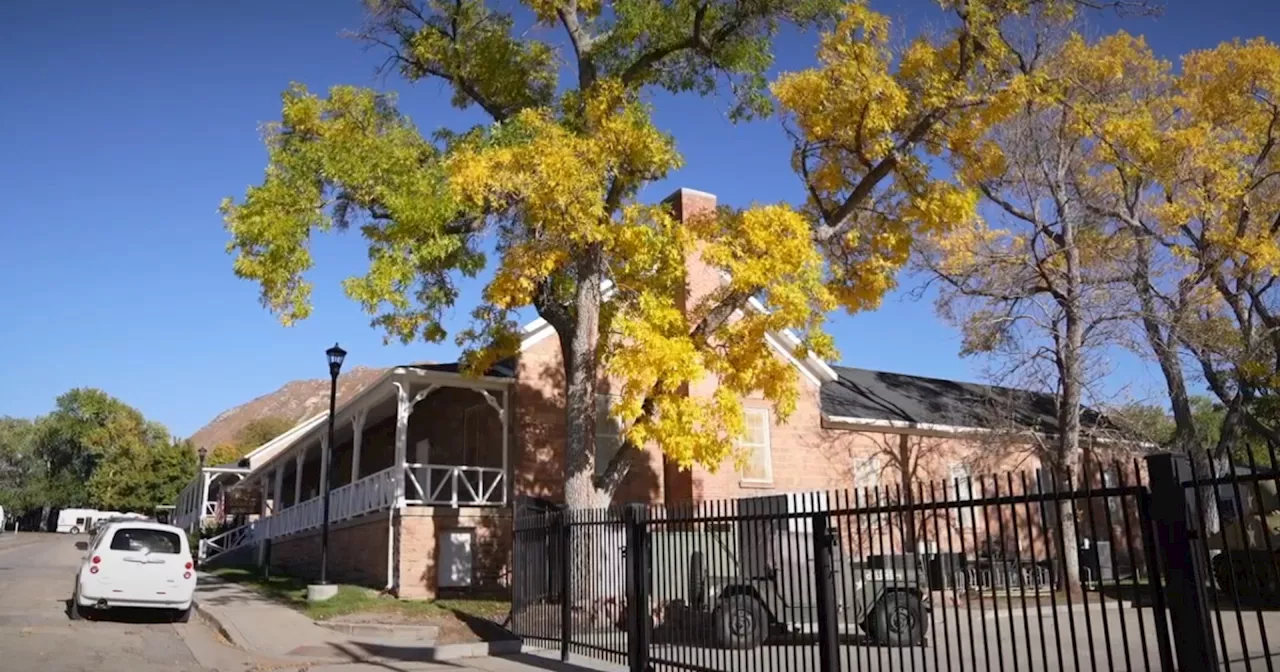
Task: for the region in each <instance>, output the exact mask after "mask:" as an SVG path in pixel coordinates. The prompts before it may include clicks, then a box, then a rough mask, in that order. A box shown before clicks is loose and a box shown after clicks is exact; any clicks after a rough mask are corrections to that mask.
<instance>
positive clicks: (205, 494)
mask: <svg viewBox="0 0 1280 672" xmlns="http://www.w3.org/2000/svg"><path fill="white" fill-rule="evenodd" d="M212 480H213V474H210V473H208V472H206V471H201V472H200V481H201V486H200V514H199V518H197V520H198V521H200V526H201V527H204V516H205V513H204V512H205V508H206V507H207V506H208V505H209V483H210V481H212Z"/></svg>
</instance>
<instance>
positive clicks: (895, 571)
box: [511, 455, 1280, 672]
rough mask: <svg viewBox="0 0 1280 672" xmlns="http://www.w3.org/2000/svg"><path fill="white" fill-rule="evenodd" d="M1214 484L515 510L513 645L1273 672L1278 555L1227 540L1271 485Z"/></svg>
mask: <svg viewBox="0 0 1280 672" xmlns="http://www.w3.org/2000/svg"><path fill="white" fill-rule="evenodd" d="M1220 467H1221V465H1215V464H1214V463H1211V462H1209V461H1205V460H1190V459H1187V458H1186V457H1174V456H1171V455H1156V456H1151V457H1149V458H1146V460H1145V462H1138V461H1134V462H1131V463H1125V464H1119V463H1115V464H1107V465H1101V464H1096V463H1091V464H1089V465H1087V466H1086V467H1085V468H1083V469H1082V470H1081V472H1080V473H1079V475H1078V477H1077V478H1074V479H1073V478H1069V477H1064V478H1062V479H1057V478H1054V477H1053V475H1052V474H1050V473H1049V472H1048V471H1044V472H1035V473H1017V472H1012V473H1004V474H1001V475H998V476H986V477H980V478H972V479H950V480H948V481H936V482H922V483H914V484H911V485H910V486H900V485H897V486H887V487H878V488H867V489H862V490H857V491H852V490H851V491H840V492H825V493H806V494H802V495H795V494H792V495H786V496H775V497H761V498H754V499H741V500H732V501H720V502H705V503H697V504H687V505H681V506H668V507H662V506H639V505H636V506H630V507H625V508H613V509H601V510H592V511H573V512H567V511H562V510H560V509H557V508H554V507H550V506H542V507H520V508H519V509H518V511H517V515H516V518H515V528H514V546H513V552H514V558H513V561H514V563H513V564H514V567H515V568H516V572H515V577H514V578H515V580H514V585H513V605H512V607H513V609H512V619H511V624H512V629H513V630H514V631H515V633H516V634H518V635H520V636H521V637H523V638H524V639H525V640H526V641H527V642H528V643H529V644H531V645H539V644H541V645H545V646H547V647H548V648H549V649H551V650H553V651H558V652H559V654H560V656H561V657H562V658H563V659H565V660H568V658H569V656H570V654H571V653H576V654H581V655H587V656H591V657H595V658H601V659H604V660H608V661H612V662H615V663H620V664H624V665H627V666H629V667H630V668H631V670H633V671H635V672H643V671H645V670H658V669H671V670H691V671H696V672H713V671H714V672H721V671H723V672H737V671H738V670H746V671H757V670H758V671H760V672H766V671H770V670H814V671H819V670H821V671H824V672H825V671H827V670H877V671H878V670H904V671H905V670H910V671H912V672H915V671H917V670H919V671H922V672H923V671H934V670H936V671H940V672H941V671H945V672H952V671H957V672H958V671H961V670H975V671H976V670H997V671H999V672H1033V671H1038V670H1064V671H1065V670H1070V671H1071V672H1098V671H1099V670H1142V671H1143V672H1150V671H1152V670H1217V669H1240V670H1249V671H1250V672H1251V671H1252V670H1254V669H1255V668H1256V669H1257V670H1259V671H1261V670H1266V671H1267V672H1273V671H1274V665H1275V663H1277V662H1280V657H1276V658H1274V659H1273V657H1272V653H1271V648H1270V647H1271V645H1272V643H1273V641H1272V640H1275V643H1277V644H1280V610H1278V609H1280V603H1277V602H1275V601H1271V602H1268V601H1267V600H1268V599H1270V598H1273V597H1274V598H1277V599H1280V591H1278V590H1277V586H1278V585H1280V566H1277V565H1276V564H1275V557H1276V555H1275V551H1276V550H1280V549H1277V548H1275V547H1273V546H1272V545H1271V544H1274V541H1275V538H1274V537H1273V536H1270V535H1269V534H1261V533H1259V534H1256V535H1255V534H1252V532H1250V528H1248V525H1247V524H1239V523H1237V522H1233V521H1245V522H1246V523H1247V522H1248V520H1249V517H1250V516H1251V515H1253V516H1254V517H1259V516H1258V515H1257V512H1266V511H1275V510H1277V508H1280V507H1276V505H1275V501H1274V500H1275V492H1276V490H1275V481H1276V474H1277V473H1280V472H1278V471H1277V470H1276V469H1275V467H1274V464H1273V466H1272V467H1271V468H1270V469H1269V470H1267V469H1259V468H1257V467H1256V465H1255V466H1254V467H1253V468H1252V469H1251V470H1250V471H1247V472H1246V471H1245V470H1244V469H1242V468H1240V467H1237V466H1236V465H1228V467H1229V468H1230V469H1231V471H1230V472H1229V473H1225V474H1224V473H1220V472H1221V469H1220ZM1268 479H1269V482H1270V483H1271V484H1272V485H1271V488H1270V489H1269V490H1268V489H1267V487H1266V486H1265V483H1267V482H1268ZM1224 487H1228V488H1230V489H1231V491H1232V492H1233V493H1235V496H1234V498H1224V495H1223V492H1224V491H1223V490H1222V488H1224ZM1250 492H1253V493H1254V494H1253V495H1252V496H1250V495H1249V493H1250ZM1268 498H1269V499H1268ZM1251 507H1252V508H1251ZM1267 507H1271V508H1267ZM1224 508H1225V509H1233V510H1236V515H1235V516H1234V517H1232V516H1229V515H1227V514H1228V511H1226V510H1224ZM1251 511H1252V512H1254V513H1250V512H1251ZM1263 517H1265V516H1262V517H1259V520H1261V519H1262V518H1263ZM1266 520H1267V521H1271V522H1270V523H1265V524H1269V525H1272V527H1275V526H1276V525H1275V524H1276V523H1280V519H1276V518H1266ZM1262 525H1263V523H1259V525H1256V526H1255V527H1258V528H1259V530H1261V529H1262ZM1215 526H1216V527H1215ZM1233 526H1234V527H1233ZM1237 528H1239V529H1237ZM1218 529H1221V530H1226V532H1227V534H1226V535H1225V537H1224V535H1222V534H1220V533H1213V532H1210V531H1211V530H1218ZM1232 530H1237V532H1240V533H1241V534H1240V535H1238V536H1241V535H1242V536H1241V538H1235V537H1232V536H1231V531H1232ZM1271 531H1272V532H1280V530H1271ZM1215 534H1217V536H1214V535H1215ZM1224 539H1225V541H1224ZM1224 544H1225V545H1224ZM1224 548H1225V549H1228V550H1223V549H1224ZM1066 549H1070V551H1069V552H1068V551H1067V550H1066ZM1246 581H1247V582H1246ZM1255 598H1256V599H1255ZM1266 605H1272V606H1266Z"/></svg>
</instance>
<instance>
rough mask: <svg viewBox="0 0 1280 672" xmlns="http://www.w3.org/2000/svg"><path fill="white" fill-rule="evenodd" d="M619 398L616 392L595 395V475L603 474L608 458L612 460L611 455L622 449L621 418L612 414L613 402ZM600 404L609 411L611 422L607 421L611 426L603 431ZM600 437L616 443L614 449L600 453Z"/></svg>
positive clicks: (607, 464)
mask: <svg viewBox="0 0 1280 672" xmlns="http://www.w3.org/2000/svg"><path fill="white" fill-rule="evenodd" d="M621 398H622V397H620V396H618V395H616V394H597V395H596V406H595V418H596V427H595V451H596V476H600V475H601V474H603V473H604V470H605V468H606V467H608V466H609V460H612V459H613V456H614V455H617V454H618V451H619V450H622V420H620V419H619V418H618V416H616V415H613V414H612V410H613V406H614V403H615V402H617V401H618V400H620V399H621ZM602 405H603V407H604V409H603V410H604V411H605V412H608V413H609V418H610V419H611V420H612V422H611V423H609V425H611V427H609V428H608V429H609V431H605V432H602V431H600V430H601V429H602V424H603V423H601V422H600V411H601V406H602ZM601 438H604V439H608V440H611V441H613V442H614V443H615V444H616V445H615V447H614V449H613V450H612V451H611V452H609V454H608V455H601V453H600V446H601V444H602V442H601Z"/></svg>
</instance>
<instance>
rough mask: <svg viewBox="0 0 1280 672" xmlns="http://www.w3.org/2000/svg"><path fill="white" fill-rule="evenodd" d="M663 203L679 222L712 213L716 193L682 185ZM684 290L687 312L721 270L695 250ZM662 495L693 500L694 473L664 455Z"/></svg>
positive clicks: (710, 387)
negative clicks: (708, 262) (708, 263)
mask: <svg viewBox="0 0 1280 672" xmlns="http://www.w3.org/2000/svg"><path fill="white" fill-rule="evenodd" d="M663 203H665V204H667V205H670V206H671V209H672V213H673V214H674V215H675V216H676V217H677V218H678V219H679V220H680V221H682V222H687V221H689V220H690V219H691V218H693V217H696V216H698V215H700V214H707V213H711V212H713V211H714V210H715V209H716V197H715V194H708V193H707V192H705V191H697V190H695V189H685V188H681V189H679V190H677V191H676V192H675V193H674V194H671V195H670V196H668V197H667V198H666V199H664V200H663ZM685 272H686V281H685V292H684V296H682V297H681V302H680V304H681V305H680V308H681V310H683V311H685V313H686V314H688V311H689V309H690V308H692V307H693V306H695V305H697V303H698V301H699V300H701V299H702V298H703V297H705V296H707V295H708V294H710V293H711V292H712V291H713V290H714V289H715V288H716V287H718V286H719V285H720V283H721V282H722V278H721V276H720V271H719V270H717V269H715V268H712V267H711V266H708V265H707V264H706V263H704V262H703V261H702V258H701V257H700V256H699V255H698V252H697V250H694V251H692V252H690V253H689V255H688V256H687V257H686V258H685ZM689 387H690V386H686V389H684V390H683V392H684V393H685V394H695V395H703V394H705V395H710V394H712V393H714V391H715V382H714V381H710V380H708V381H705V382H702V383H699V384H695V385H693V386H692V388H693V389H689ZM662 480H663V485H664V487H663V495H664V498H665V500H666V502H667V504H675V503H678V502H689V501H692V499H693V495H694V492H693V472H692V471H680V469H679V468H678V467H677V466H676V464H675V463H674V462H671V461H670V460H667V459H666V458H665V457H663V479H662Z"/></svg>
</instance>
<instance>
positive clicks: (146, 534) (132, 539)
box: [111, 527, 182, 555]
mask: <svg viewBox="0 0 1280 672" xmlns="http://www.w3.org/2000/svg"><path fill="white" fill-rule="evenodd" d="M181 549H182V542H181V541H180V540H179V539H178V535H177V534H175V533H173V532H166V531H165V530H153V529H149V528H143V527H126V528H122V529H119V530H116V533H115V536H113V537H111V550H113V551H142V552H145V553H168V554H174V555H176V554H177V553H179V552H181Z"/></svg>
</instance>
